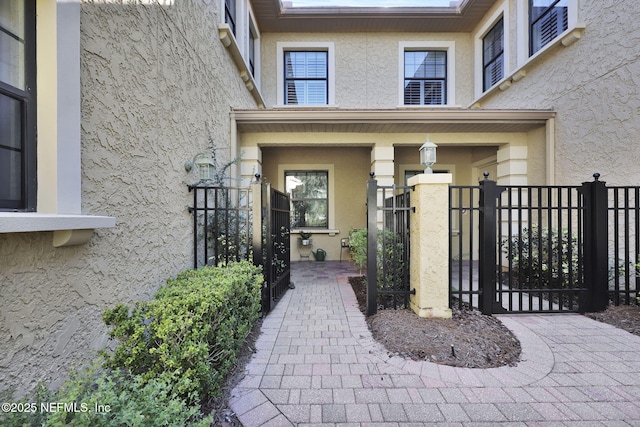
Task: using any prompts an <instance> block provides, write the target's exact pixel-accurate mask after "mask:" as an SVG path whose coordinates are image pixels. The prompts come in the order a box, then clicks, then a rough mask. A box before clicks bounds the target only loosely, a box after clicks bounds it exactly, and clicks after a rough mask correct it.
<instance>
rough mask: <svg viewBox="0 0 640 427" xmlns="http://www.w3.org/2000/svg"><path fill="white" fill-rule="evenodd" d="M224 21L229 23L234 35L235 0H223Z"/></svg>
mask: <svg viewBox="0 0 640 427" xmlns="http://www.w3.org/2000/svg"><path fill="white" fill-rule="evenodd" d="M224 22H226V23H227V24H228V25H229V28H231V32H232V33H233V35H236V0H224Z"/></svg>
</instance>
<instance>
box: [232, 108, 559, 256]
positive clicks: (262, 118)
mask: <svg viewBox="0 0 640 427" xmlns="http://www.w3.org/2000/svg"><path fill="white" fill-rule="evenodd" d="M553 123H554V113H553V112H551V111H538V110H527V111H489V110H467V109H453V108H452V109H438V110H410V109H393V110H348V111H345V110H337V109H279V110H276V109H273V110H246V111H234V112H233V113H232V129H234V131H235V132H234V134H233V135H232V154H233V156H234V157H235V158H239V159H240V164H239V166H238V167H237V168H236V169H235V171H233V175H234V178H236V179H237V180H238V181H239V182H241V183H242V184H243V185H246V184H248V183H249V182H251V180H252V179H254V178H253V177H254V176H255V174H256V173H259V174H261V175H262V176H263V177H264V178H265V179H267V180H269V182H271V183H272V185H273V186H274V187H275V188H277V189H278V190H280V191H283V192H287V193H289V194H290V195H293V194H292V190H291V188H287V177H288V176H290V175H291V174H293V175H294V177H297V176H296V175H295V172H302V173H304V174H309V173H311V174H313V173H318V174H322V175H323V176H326V185H325V188H323V189H322V191H320V192H319V193H318V194H320V196H319V197H318V198H322V199H324V201H323V202H322V203H323V204H324V206H325V209H326V221H324V222H323V223H321V224H319V225H318V224H312V225H311V226H306V225H305V226H301V227H296V225H295V224H293V227H292V233H291V254H292V260H293V261H295V260H300V259H311V260H313V257H309V258H306V256H308V254H304V253H303V252H304V251H301V250H300V248H299V243H298V242H299V240H298V239H299V238H300V232H301V231H309V232H311V233H312V238H311V240H312V242H313V243H312V244H313V248H312V249H313V250H316V249H317V248H322V249H323V250H324V251H326V253H327V256H326V259H327V260H338V259H339V258H340V255H341V240H342V239H344V238H348V234H349V231H350V230H351V229H354V228H363V227H365V226H366V209H365V203H366V195H365V186H366V181H367V179H368V178H369V173H370V172H373V173H374V174H375V177H376V179H377V180H378V182H379V184H380V185H393V184H395V185H406V180H407V179H408V178H409V177H410V176H412V175H415V174H416V173H420V172H421V171H422V170H423V169H424V168H423V166H421V165H420V161H419V154H418V148H419V147H420V146H421V145H422V144H423V143H424V141H425V140H426V138H427V135H428V137H429V138H430V140H431V141H433V142H435V143H436V144H438V147H439V148H438V160H437V162H436V165H435V166H434V170H436V171H437V172H447V173H451V174H452V175H453V184H454V185H472V184H477V182H478V181H479V180H480V179H482V173H483V172H484V171H486V170H488V171H490V172H491V174H492V175H491V176H492V177H493V178H494V179H497V180H498V182H499V183H500V184H520V185H524V184H528V183H532V182H533V183H537V184H547V183H550V182H553V180H554V178H553V176H554V173H553V151H554V150H553V145H554V144H553ZM293 199H295V197H293ZM293 209H294V212H293V213H292V216H293V217H294V218H295V217H296V213H295V206H294V207H293ZM305 255H306V256H305Z"/></svg>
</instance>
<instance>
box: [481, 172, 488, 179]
mask: <svg viewBox="0 0 640 427" xmlns="http://www.w3.org/2000/svg"><path fill="white" fill-rule="evenodd" d="M482 175H484V179H489V171H484V172H483V173H482Z"/></svg>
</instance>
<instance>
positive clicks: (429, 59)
mask: <svg viewBox="0 0 640 427" xmlns="http://www.w3.org/2000/svg"><path fill="white" fill-rule="evenodd" d="M455 69H456V43H455V42H454V41H447V40H442V41H434V40H429V41H401V42H399V44H398V105H407V106H409V105H414V106H418V107H419V106H441V105H455V102H456V101H455V100H456V96H455V91H456V87H455Z"/></svg>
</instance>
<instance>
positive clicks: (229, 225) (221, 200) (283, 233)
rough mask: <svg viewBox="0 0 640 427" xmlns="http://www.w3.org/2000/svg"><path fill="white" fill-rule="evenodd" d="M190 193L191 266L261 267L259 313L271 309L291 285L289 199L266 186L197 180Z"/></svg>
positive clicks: (258, 183)
mask: <svg viewBox="0 0 640 427" xmlns="http://www.w3.org/2000/svg"><path fill="white" fill-rule="evenodd" d="M257 178H258V179H259V176H257ZM189 191H191V192H193V207H190V208H189V211H190V212H191V213H193V254H194V262H193V266H194V268H199V267H202V266H204V265H214V266H216V265H219V264H225V263H228V262H233V261H241V260H248V261H253V263H254V264H255V265H259V266H262V268H263V274H264V278H265V282H264V285H263V289H262V308H263V311H264V312H268V311H270V310H271V309H273V307H274V306H275V304H276V302H277V301H278V300H279V298H280V297H281V296H282V294H283V293H284V292H285V291H286V290H287V288H288V287H289V285H290V283H291V280H290V279H291V274H290V265H291V254H290V250H289V247H290V246H289V232H290V219H289V197H288V196H287V195H286V194H284V193H281V192H279V191H277V190H275V189H273V188H272V187H271V185H270V184H269V183H267V182H256V183H254V184H252V185H251V186H250V187H219V186H212V185H209V184H208V183H207V182H199V183H197V184H195V185H190V186H189Z"/></svg>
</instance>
